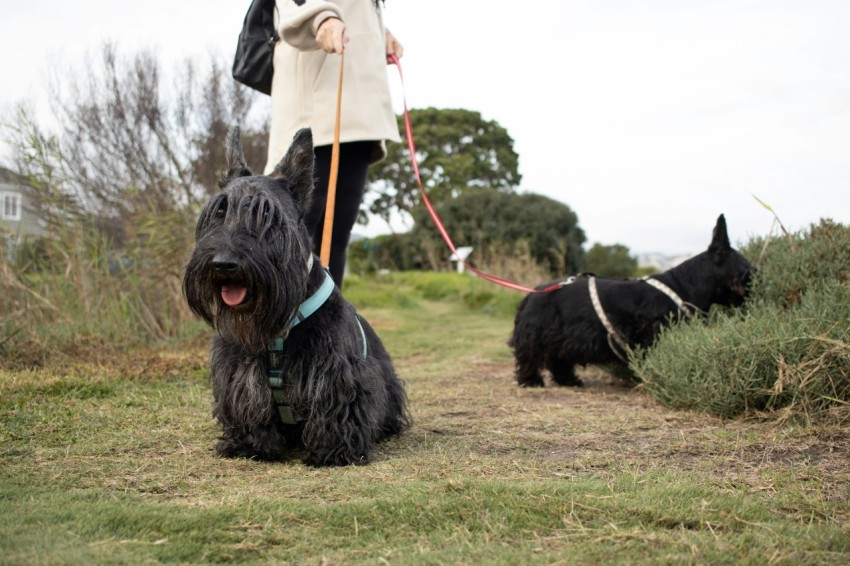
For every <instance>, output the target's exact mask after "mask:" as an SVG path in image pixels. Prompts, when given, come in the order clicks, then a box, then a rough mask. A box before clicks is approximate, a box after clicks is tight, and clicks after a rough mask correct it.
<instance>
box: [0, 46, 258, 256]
mask: <svg viewBox="0 0 850 566" xmlns="http://www.w3.org/2000/svg"><path fill="white" fill-rule="evenodd" d="M174 74H175V76H177V77H178V80H177V83H176V86H175V89H174V90H172V91H169V90H167V89H166V88H165V87H164V84H163V83H164V81H163V80H162V75H163V74H162V72H161V69H160V65H159V62H158V60H157V58H156V57H155V56H154V55H153V54H152V53H150V52H146V51H141V52H138V53H136V54H135V55H132V56H130V57H121V56H119V53H118V50H117V48H116V47H115V46H114V45H112V44H105V45H104V46H103V47H102V50H101V52H100V61H99V64H98V63H92V62H88V65H87V70H86V72H85V73H73V72H68V70H64V69H63V70H61V71H59V72H57V73H56V76H57V77H58V79H57V80H55V81H54V82H53V83H51V84H50V85H48V91H49V92H50V100H51V103H52V104H51V105H52V111H53V117H52V118H53V121H54V122H55V123H56V124H57V128H56V131H55V132H49V131H48V128H46V127H44V126H41V125H39V124H38V123H37V121H36V120H35V119H34V117H32V116H30V115H29V114H28V113H27V112H26V111H24V110H21V111H20V112H19V113H18V116H17V117H16V119H17V124H15V125H13V127H12V128H11V131H12V132H13V138H14V139H12V140H11V143H12V146H13V148H14V149H15V150H16V156H17V162H18V166H19V168H20V169H21V170H22V172H24V173H26V174H27V175H28V176H29V177H30V178H31V179H33V181H34V183H35V185H36V186H37V188H38V189H39V192H40V194H42V195H45V196H46V197H47V198H50V199H52V204H54V206H55V203H56V202H57V200H56V197H57V196H58V195H62V197H63V198H64V199H65V201H64V204H63V206H64V207H65V212H66V213H68V214H72V215H91V216H93V217H95V218H97V219H98V221H99V222H100V223H101V225H102V226H103V227H104V228H105V229H107V227H111V228H108V229H107V231H108V232H109V235H110V237H111V238H112V239H114V240H119V241H120V240H121V239H123V238H125V237H126V236H127V234H126V232H127V229H128V227H127V226H126V223H127V221H128V219H130V218H132V217H133V216H134V215H140V214H142V215H144V214H154V215H163V214H166V213H169V212H175V211H184V212H185V213H187V214H190V213H191V215H194V212H195V208H196V207H197V205H198V203H200V202H201V201H203V200H206V197H207V196H208V194H210V193H211V192H215V191H217V190H218V175H219V173H220V172H221V171H223V170H224V168H225V166H226V164H225V159H224V144H225V137H226V132H227V130H228V129H229V128H230V127H231V126H234V125H242V126H243V130H244V131H245V137H246V138H247V139H248V143H246V144H245V147H246V150H247V151H246V153H248V155H247V157H248V159H249V163H251V164H252V166H254V167H257V168H258V169H260V168H261V167H262V165H263V164H264V163H265V143H264V140H265V139H266V135H265V134H266V132H267V125H266V124H262V123H261V124H260V125H259V126H257V125H252V124H249V123H248V115H249V112H250V110H251V107H252V105H253V101H254V94H253V93H252V92H251V91H250V90H249V89H247V88H246V87H243V86H241V85H239V84H238V83H236V82H235V81H233V80H232V79H230V78H229V73H228V71H227V67H226V65H224V64H223V63H221V62H220V61H217V60H214V59H213V60H211V61H210V64H209V67H207V68H206V69H203V68H201V67H199V65H198V64H196V63H193V62H191V61H185V62H184V63H182V66H181V67H180V68H177V69H176V72H175V73H174ZM261 144H262V145H261ZM251 150H254V153H253V154H252V153H251Z"/></svg>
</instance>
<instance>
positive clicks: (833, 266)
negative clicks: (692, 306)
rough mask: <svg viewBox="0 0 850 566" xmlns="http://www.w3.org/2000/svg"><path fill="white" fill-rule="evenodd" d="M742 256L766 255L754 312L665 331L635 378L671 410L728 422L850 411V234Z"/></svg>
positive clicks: (635, 366)
mask: <svg viewBox="0 0 850 566" xmlns="http://www.w3.org/2000/svg"><path fill="white" fill-rule="evenodd" d="M742 251H743V253H744V254H745V255H748V256H749V257H751V258H753V257H754V256H755V257H758V255H760V260H757V261H758V269H759V271H758V275H757V277H756V279H755V281H754V283H753V287H752V292H751V297H750V299H749V301H748V305H747V307H746V309H745V310H743V311H728V310H720V309H717V310H714V311H712V313H710V316H709V317H708V318H707V319H705V320H703V321H695V322H692V323H689V324H680V325H676V326H674V327H671V328H670V329H667V330H666V331H665V332H663V333H662V335H661V337H660V338H659V340H658V341H657V342H656V343H655V345H654V346H653V347H652V348H650V349H649V350H648V351H647V352H645V355H643V356H635V357H634V358H633V359H632V363H631V369H632V370H633V371H634V372H635V374H636V376H637V377H638V378H640V379H641V380H642V381H643V382H644V383H645V387H646V388H647V390H648V391H649V392H650V393H651V394H652V395H654V396H655V397H656V398H658V399H659V400H660V401H662V402H663V403H665V404H667V405H669V406H673V407H679V408H691V409H696V410H700V411H705V412H709V413H713V414H716V415H719V416H723V417H734V416H738V415H744V414H753V413H755V412H763V411H768V412H776V413H777V414H781V415H787V414H793V415H814V414H818V413H820V412H822V411H824V410H826V409H829V408H830V407H834V406H836V405H847V404H848V403H850V323H848V321H850V278H848V273H849V271H848V270H850V228H847V227H845V226H841V225H838V224H835V223H832V222H830V221H826V220H825V221H822V222H821V223H820V224H819V225H817V226H812V227H811V229H810V230H809V231H808V232H806V233H801V234H798V235H794V236H792V237H791V238H790V239H782V240H773V241H770V242H767V245H765V240H763V239H762V240H754V241H753V242H751V243H750V244H749V245H747V246H746V247H745V248H744V249H743V250H742ZM756 254H758V255H756Z"/></svg>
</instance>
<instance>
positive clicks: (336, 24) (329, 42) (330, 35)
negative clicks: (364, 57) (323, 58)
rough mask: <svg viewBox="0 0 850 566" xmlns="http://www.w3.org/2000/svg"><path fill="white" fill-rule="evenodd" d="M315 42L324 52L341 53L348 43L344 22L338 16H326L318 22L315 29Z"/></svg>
mask: <svg viewBox="0 0 850 566" xmlns="http://www.w3.org/2000/svg"><path fill="white" fill-rule="evenodd" d="M316 43H318V44H319V47H321V48H322V50H323V51H324V52H325V53H336V54H337V55H342V50H343V49H344V48H345V45H346V44H347V43H348V30H347V29H346V28H345V22H343V21H342V20H340V19H339V18H328V19H327V20H325V21H323V22H322V23H321V24H319V29H318V30H316Z"/></svg>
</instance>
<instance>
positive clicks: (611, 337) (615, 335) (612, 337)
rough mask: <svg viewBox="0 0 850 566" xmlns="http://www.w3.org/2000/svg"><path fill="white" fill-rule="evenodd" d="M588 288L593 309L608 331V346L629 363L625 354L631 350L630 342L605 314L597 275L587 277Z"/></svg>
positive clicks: (624, 361)
mask: <svg viewBox="0 0 850 566" xmlns="http://www.w3.org/2000/svg"><path fill="white" fill-rule="evenodd" d="M587 288H588V290H589V291H590V302H591V303H593V310H595V311H596V316H597V317H599V322H601V323H602V326H604V327H605V330H606V331H607V332H608V346H609V347H610V348H611V351H612V352H614V354H615V355H616V356H617V357H618V358H620V360H622V361H623V363H628V360H627V359H626V357H625V355H624V354H628V353H629V352H630V351H631V348H629V344H628V343H627V342H626V340H625V338H623V336H622V335H621V334H620V333H619V332H617V330H616V329H615V328H614V325H613V324H611V321H610V320H608V316H607V315H606V314H605V311H604V310H602V303H601V302H600V301H599V292H598V291H597V290H596V277H594V276H592V275H591V276H590V277H588V278H587ZM614 343H616V344H617V345H618V346H619V347H620V349H621V350H622V353H621V352H619V351H617V348H615V347H614Z"/></svg>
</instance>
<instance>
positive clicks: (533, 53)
mask: <svg viewBox="0 0 850 566" xmlns="http://www.w3.org/2000/svg"><path fill="white" fill-rule="evenodd" d="M248 4H249V2H248V0H231V1H223V0H168V1H163V0H145V1H144V2H115V1H114V0H78V1H77V2H68V1H67V0H63V1H58V0H39V1H38V2H22V1H20V0H0V7H2V9H0V14H2V18H0V53H2V55H0V77H3V78H2V87H1V88H0V112H1V113H2V114H0V115H2V116H4V117H6V116H8V112H9V111H10V109H11V108H12V107H13V105H14V103H16V102H18V101H21V100H28V101H30V102H31V103H32V104H41V105H43V104H44V101H43V100H42V96H43V95H42V91H43V87H44V85H45V84H46V76H47V74H48V72H49V71H52V70H53V69H54V68H55V66H54V65H53V64H52V63H51V61H52V60H58V61H61V62H62V65H61V66H60V67H59V68H60V69H71V68H75V67H74V66H75V65H78V64H79V63H80V62H81V61H82V60H83V56H84V54H85V53H86V52H95V51H96V50H97V49H98V47H99V45H100V44H101V43H102V42H103V41H104V40H114V41H117V44H118V46H119V49H122V50H126V52H127V53H132V52H133V51H134V50H136V49H138V48H140V47H145V48H153V49H155V50H156V51H157V52H158V53H159V54H160V56H161V57H162V61H163V63H164V64H166V65H170V64H171V63H172V62H175V61H177V60H180V59H182V58H184V57H187V56H189V57H194V56H197V57H203V56H207V54H208V53H210V52H213V53H221V54H222V55H223V56H224V57H225V58H226V59H228V60H229V59H230V58H231V57H232V53H233V50H234V47H235V42H236V37H237V35H238V33H239V29H240V27H241V24H242V18H243V17H244V14H245V10H246V9H247V6H248ZM385 19H386V22H387V25H388V26H389V27H390V28H391V29H392V30H393V32H394V33H395V34H396V36H398V38H399V39H400V40H401V42H402V43H403V44H404V46H405V57H404V58H403V59H402V64H403V66H404V73H405V86H406V93H407V100H408V103H409V105H410V106H411V107H414V108H418V107H426V106H434V107H438V108H467V109H470V110H476V111H479V112H481V113H482V115H483V117H484V118H485V119H487V120H495V121H497V122H498V123H499V124H501V125H502V126H503V127H505V128H506V129H507V131H508V133H509V134H510V135H511V137H512V138H513V139H514V141H515V145H514V149H515V150H516V152H517V153H518V154H519V157H520V173H521V174H522V176H523V180H522V184H521V187H520V188H521V190H524V191H532V192H536V193H541V194H545V195H547V196H549V197H552V198H555V199H557V200H559V201H562V202H564V203H566V204H567V205H569V206H570V207H571V208H572V209H573V210H574V211H575V212H576V213H577V214H578V217H579V223H580V225H581V226H582V228H584V230H585V232H586V234H587V237H588V244H592V243H594V242H599V243H603V244H615V243H620V244H624V245H626V246H628V247H629V248H630V249H631V250H632V252H633V253H643V252H662V253H668V254H679V253H696V252H699V251H702V250H704V249H705V248H706V246H707V245H708V242H709V240H710V236H711V229H712V227H713V226H714V223H715V221H716V219H717V216H718V214H720V213H724V214H725V215H726V219H727V222H728V224H729V232H730V237H731V239H732V241H733V243H742V242H744V241H746V240H747V239H748V238H749V237H751V236H754V235H765V234H767V233H768V232H769V231H770V229H771V227H772V222H773V216H772V214H771V213H770V212H768V211H767V210H765V209H764V208H763V207H762V206H761V205H760V204H758V202H756V200H755V199H754V198H753V196H752V195H755V196H757V197H758V198H760V199H761V200H763V201H765V202H766V203H768V204H769V205H770V206H772V207H773V209H774V210H775V212H776V213H777V215H778V216H779V218H780V220H781V221H782V223H783V224H784V225H785V226H786V227H787V228H788V229H790V230H801V229H804V228H807V227H808V226H809V225H810V224H811V223H815V222H817V221H818V220H819V219H820V218H823V217H829V218H832V219H834V220H836V221H838V222H842V223H845V224H847V223H850V33H848V31H847V30H848V28H850V1H847V0H632V1H629V0H582V1H570V0H538V1H536V2H498V1H494V0H419V1H410V0H387V2H386V10H385ZM390 80H391V84H393V89H394V93H395V95H396V99H397V100H396V106H397V110H398V111H399V112H400V111H401V108H402V106H401V103H402V99H401V96H402V94H401V89H400V86H399V85H400V83H399V80H398V75H397V73H396V72H395V71H394V70H391V71H390ZM262 104H267V101H266V100H263V101H262ZM414 129H415V124H414ZM414 133H415V132H414ZM0 161H2V162H5V164H7V165H8V158H7V154H6V153H5V151H2V152H0ZM377 228H380V226H377V227H373V228H372V231H375V230H376V229H377ZM456 243H457V244H458V245H461V244H462V243H463V242H456Z"/></svg>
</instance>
